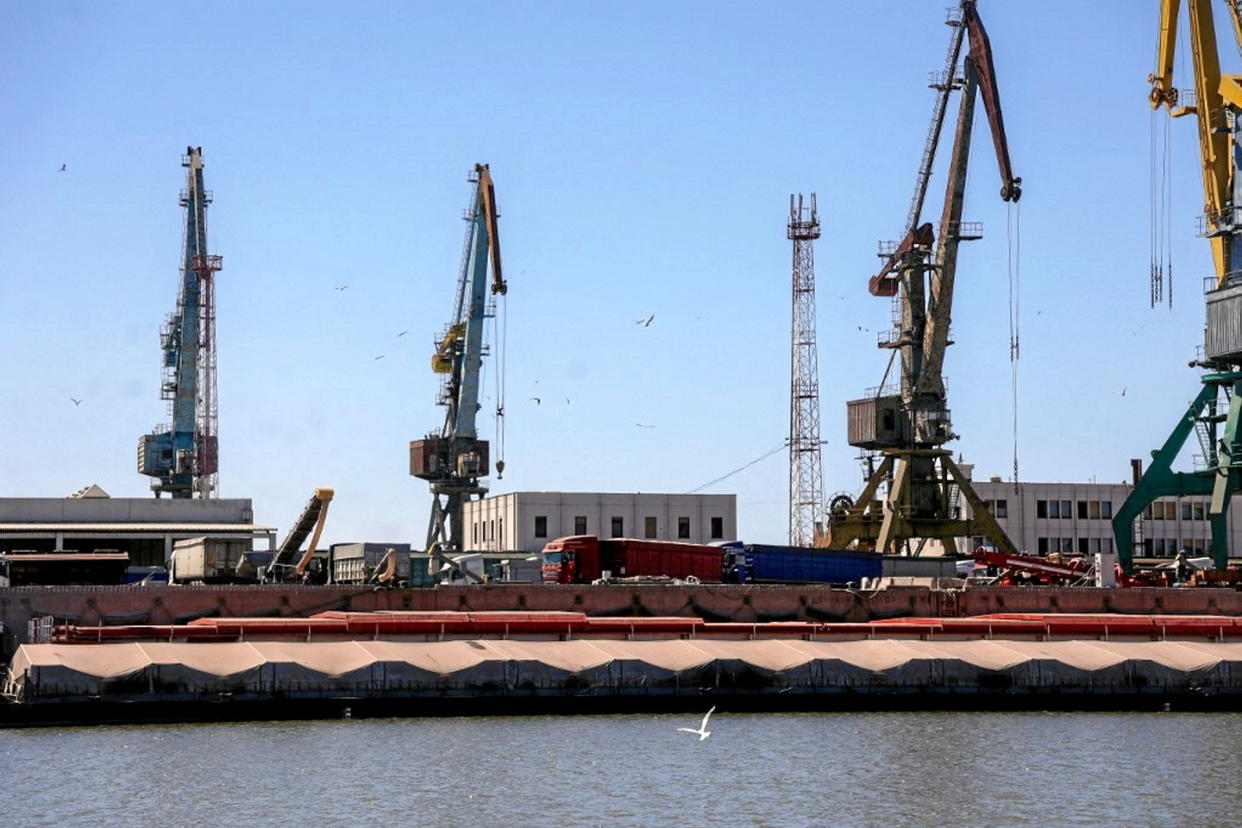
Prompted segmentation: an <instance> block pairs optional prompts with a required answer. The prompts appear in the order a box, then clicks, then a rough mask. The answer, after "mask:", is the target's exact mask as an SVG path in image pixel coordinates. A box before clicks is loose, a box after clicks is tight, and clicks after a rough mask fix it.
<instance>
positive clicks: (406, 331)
mask: <svg viewBox="0 0 1242 828" xmlns="http://www.w3.org/2000/svg"><path fill="white" fill-rule="evenodd" d="M408 333H409V331H408V330H404V331H402V332H401V333H399V334H397V336H405V335H406V334H408Z"/></svg>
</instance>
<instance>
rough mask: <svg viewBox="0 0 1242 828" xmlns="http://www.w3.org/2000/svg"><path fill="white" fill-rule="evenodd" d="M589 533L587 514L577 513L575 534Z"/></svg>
mask: <svg viewBox="0 0 1242 828" xmlns="http://www.w3.org/2000/svg"><path fill="white" fill-rule="evenodd" d="M586 533H587V522H586V515H576V516H575V517H574V534H575V535H585V534H586Z"/></svg>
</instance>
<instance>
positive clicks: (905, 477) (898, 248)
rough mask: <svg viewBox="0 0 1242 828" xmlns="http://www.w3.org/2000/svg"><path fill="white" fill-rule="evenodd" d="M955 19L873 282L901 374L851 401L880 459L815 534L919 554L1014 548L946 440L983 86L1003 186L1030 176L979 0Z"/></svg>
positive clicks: (886, 341)
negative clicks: (935, 223)
mask: <svg viewBox="0 0 1242 828" xmlns="http://www.w3.org/2000/svg"><path fill="white" fill-rule="evenodd" d="M948 23H949V25H950V26H951V27H953V35H952V38H951V41H950V45H949V49H948V53H947V55H946V61H945V71H944V72H943V73H942V74H941V75H940V76H939V77H937V78H936V79H935V80H934V81H933V84H932V87H933V88H934V89H936V90H937V93H938V94H937V98H936V104H935V108H934V110H933V114H932V120H931V125H930V128H929V130H928V135H927V140H926V143H925V145H924V152H923V159H922V163H921V164H920V168H919V174H918V178H917V181H916V185H915V194H914V199H913V201H912V203H911V207H910V211H909V214H908V216H907V222H906V233H905V237H904V238H903V239H902V240H901V241H900V242H898V243H896V244H892V245H887V246H882V248H881V258H882V259H883V265H882V267H881V269H880V272H879V273H878V274H877V275H876V276H874V277H872V278H871V280H870V282H869V283H868V289H869V291H870V292H871V294H872V295H874V296H888V297H893V299H894V330H893V331H891V332H889V333H888V334H886V335H885V336H884V337H882V338H881V341H880V342H879V346H880V347H881V348H888V349H891V350H892V352H893V356H892V358H890V362H889V370H890V371H891V368H892V363H893V360H894V359H896V358H897V357H900V374H901V376H900V386H899V387H898V388H896V389H887V388H886V387H885V385H884V381H881V384H880V387H879V388H878V389H877V390H876V391H875V393H874V394H871V395H869V396H867V397H865V398H863V399H859V400H853V401H850V402H849V403H848V404H847V406H848V419H849V432H850V433H849V442H850V445H852V446H855V447H858V448H861V449H863V450H864V451H867V452H879V453H880V454H881V456H882V459H881V461H880V463H879V465H878V466H875V465H872V466H871V468H870V470H869V475H868V479H867V481H866V483H865V485H864V487H863V490H862V492H861V494H860V495H859V497H858V499H857V500H856V501H855V500H853V499H851V498H850V497H849V496H848V495H838V496H837V497H835V498H833V501H832V503H831V504H830V508H829V515H828V527H827V531H826V532H825V533H822V534H821V535H819V536H818V537H817V539H816V543H817V545H819V546H830V547H834V548H840V547H845V546H849V545H851V544H854V545H857V546H859V547H862V548H873V549H877V550H879V551H881V552H886V553H900V552H902V551H904V550H908V549H910V547H909V541H911V540H914V539H918V540H919V544H918V546H917V547H915V548H914V549H913V552H914V554H917V553H918V551H919V550H921V549H922V545H923V543H924V542H925V541H926V540H927V539H930V538H934V539H938V540H941V541H948V540H951V539H953V538H958V537H983V538H986V539H987V540H988V541H989V542H990V543H991V545H992V546H994V547H995V548H996V549H998V550H1000V551H1002V552H1004V553H1008V554H1016V551H1017V550H1016V549H1015V548H1014V546H1013V543H1012V542H1011V541H1010V540H1009V538H1008V537H1007V536H1006V535H1005V533H1004V531H1003V530H1002V529H1001V528H1000V526H999V525H998V524H997V523H996V521H995V519H993V517H992V515H991V512H990V511H989V509H988V507H987V504H986V503H985V502H984V501H983V500H982V499H980V498H979V497H978V495H977V494H975V492H974V489H973V488H972V487H971V485H970V481H969V480H968V479H967V478H966V477H965V475H964V474H963V473H962V471H961V469H960V468H959V467H958V466H957V464H956V463H955V462H954V461H953V457H952V453H951V452H950V451H949V450H948V449H946V448H944V444H945V443H947V442H949V441H950V440H953V439H956V437H957V435H956V434H954V433H953V430H952V426H951V423H950V417H949V409H948V401H947V393H946V390H945V383H944V378H943V375H942V369H943V366H944V359H945V351H946V349H947V348H948V346H949V345H950V344H952V341H951V339H950V327H949V325H950V321H951V318H952V311H953V290H954V283H955V278H956V273H957V262H958V246H959V244H960V243H961V242H963V241H969V240H973V239H978V238H981V236H982V227H981V226H980V225H979V224H978V223H976V222H963V221H962V206H963V202H964V199H965V191H966V172H967V166H968V163H969V160H970V141H971V132H972V128H973V121H974V111H975V99H976V96H977V95H981V96H982V98H983V104H984V109H985V110H986V112H987V118H988V123H989V125H990V126H991V132H992V140H993V144H994V146H995V149H996V158H997V165H998V167H999V169H1000V178H1001V191H1000V195H1001V198H1002V199H1003V200H1004V201H1007V202H1015V201H1017V200H1018V199H1019V198H1020V197H1021V195H1022V189H1021V183H1022V180H1021V179H1020V178H1017V177H1016V176H1014V174H1013V169H1012V165H1011V163H1010V158H1009V146H1008V142H1007V140H1006V137H1005V125H1004V119H1003V115H1002V112H1001V105H1000V93H999V90H998V88H997V85H996V72H995V68H994V66H993V61H992V49H991V44H990V42H989V40H988V36H987V32H986V30H985V29H984V28H983V23H982V21H981V20H980V19H979V14H978V11H977V10H976V8H975V3H974V0H961V3H960V6H959V7H957V8H956V9H951V10H950V17H949V20H948ZM964 39H965V40H968V42H969V53H968V54H967V56H966V58H965V60H964V62H963V63H964V71H963V73H962V75H961V76H959V75H958V70H957V66H958V56H959V53H960V51H961V46H962V42H963V40H964ZM959 89H960V90H961V93H962V94H961V99H960V103H959V109H958V115H957V126H956V133H955V136H954V141H953V148H952V151H951V153H950V160H949V172H948V181H947V185H946V192H945V199H944V206H943V210H942V214H941V219H940V226H939V230H938V232H937V231H935V230H933V228H932V225H931V224H930V223H923V224H920V223H919V217H920V213H921V211H922V206H923V201H924V198H925V196H926V190H927V184H928V181H929V179H930V177H931V168H932V163H933V161H934V158H935V155H936V148H937V145H938V143H939V140H940V132H941V128H942V125H943V121H944V117H945V113H946V110H947V105H948V98H949V95H950V93H951V92H953V91H955V90H959ZM887 378H888V371H886V372H885V380H887ZM870 457H871V456H868V459H869V460H870ZM881 490H883V493H882V494H881ZM961 497H964V498H965V499H966V501H967V502H968V503H969V504H970V507H971V514H970V516H969V517H962V516H961V514H960V508H959V505H958V502H959V499H960V498H961Z"/></svg>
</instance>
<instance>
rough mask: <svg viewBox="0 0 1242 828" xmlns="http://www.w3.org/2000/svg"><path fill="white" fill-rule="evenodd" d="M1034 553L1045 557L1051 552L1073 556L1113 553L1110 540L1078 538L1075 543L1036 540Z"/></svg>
mask: <svg viewBox="0 0 1242 828" xmlns="http://www.w3.org/2000/svg"><path fill="white" fill-rule="evenodd" d="M1035 551H1036V552H1038V553H1039V554H1041V555H1047V554H1049V553H1051V552H1061V553H1066V554H1070V555H1073V554H1075V553H1077V554H1079V555H1094V554H1096V553H1097V552H1103V553H1104V554H1108V553H1109V552H1112V551H1113V539H1112V538H1079V539H1078V541H1077V543H1075V541H1074V539H1073V538H1036V539H1035Z"/></svg>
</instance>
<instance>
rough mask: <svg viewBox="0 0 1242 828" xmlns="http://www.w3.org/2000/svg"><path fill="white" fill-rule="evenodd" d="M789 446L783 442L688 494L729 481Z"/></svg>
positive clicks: (785, 441) (786, 441) (786, 442)
mask: <svg viewBox="0 0 1242 828" xmlns="http://www.w3.org/2000/svg"><path fill="white" fill-rule="evenodd" d="M788 445H789V441H788V440H781V444H780V445H779V446H777V447H776V448H774V449H772V450H771V451H767V452H764V453H763V454H761V455H759V456H758V457H756V458H755V459H754V460H751V461H750V462H749V463H746V464H744V465H741V466H738V467H737V468H736V469H734V470H733V471H731V472H726V473H725V474H722V475H721V476H720V477H717V478H716V479H715V480H709V481H707V482H706V483H704V484H703V485H702V486H699V487H698V488H696V489H691V490H690V491H688V492H686V494H698V493H699V492H701V491H703V490H704V489H706V488H707V487H708V486H714V485H716V484H717V483H719V482H721V481H722V480H728V479H729V478H730V477H732V476H733V475H735V474H737V473H738V472H741V471H745V470H746V469H749V468H750V467H751V466H753V465H755V464H756V463H758V462H760V461H761V460H767V459H768V458H769V457H771V456H772V455H773V454H776V453H777V452H778V451H781V450H782V449H784V448H785V447H786V446H788Z"/></svg>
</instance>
